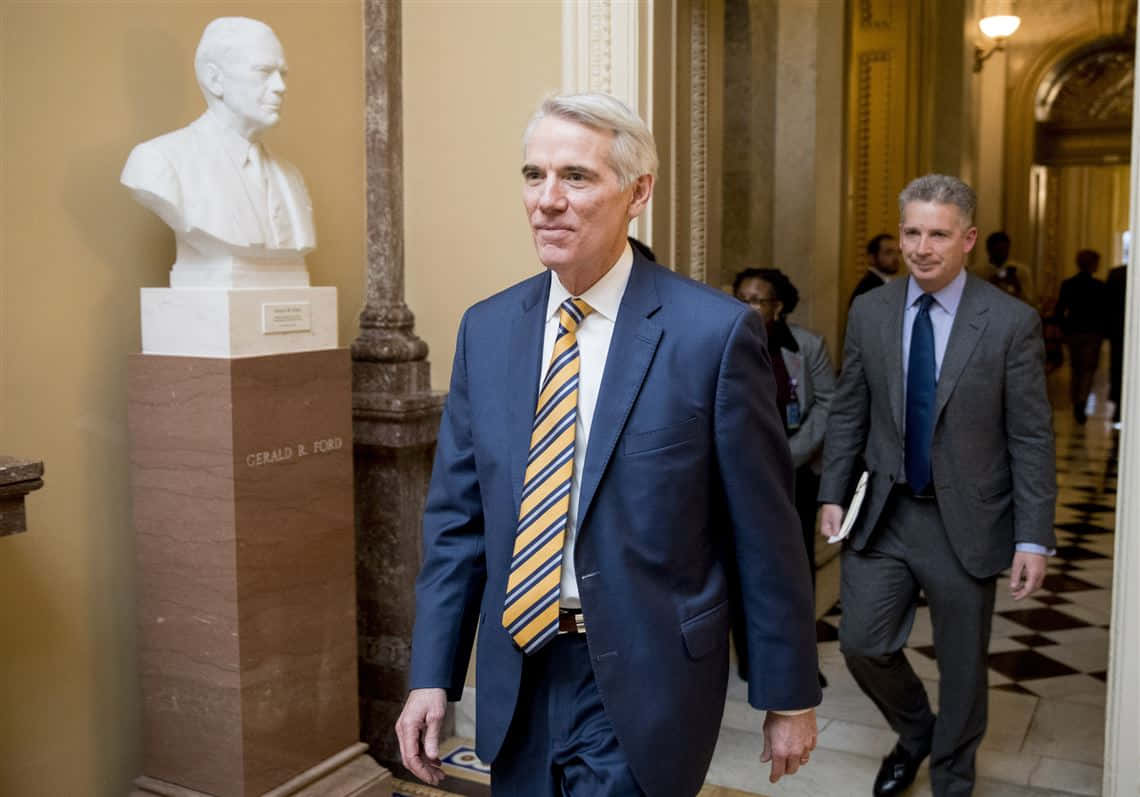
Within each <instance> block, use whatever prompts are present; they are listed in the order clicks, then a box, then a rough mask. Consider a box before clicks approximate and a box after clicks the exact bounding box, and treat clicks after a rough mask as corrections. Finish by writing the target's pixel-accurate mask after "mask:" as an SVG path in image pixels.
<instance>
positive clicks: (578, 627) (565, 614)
mask: <svg viewBox="0 0 1140 797" xmlns="http://www.w3.org/2000/svg"><path fill="white" fill-rule="evenodd" d="M558 633H559V634H585V633H586V620H585V617H584V616H583V614H582V610H581V609H559V610H558Z"/></svg>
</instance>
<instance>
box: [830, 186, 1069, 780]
mask: <svg viewBox="0 0 1140 797" xmlns="http://www.w3.org/2000/svg"><path fill="white" fill-rule="evenodd" d="M975 204H976V198H975V196H974V192H973V190H971V189H970V187H969V186H968V185H966V184H965V183H963V182H962V181H961V180H958V179H956V178H954V177H946V176H943V175H927V176H925V177H920V178H918V179H917V180H914V181H913V182H912V183H910V185H908V186H907V187H906V189H904V190H903V192H902V193H901V194H900V195H899V212H900V217H901V223H900V224H899V232H900V235H899V242H900V244H901V248H902V253H903V258H904V260H905V261H906V265H907V268H908V269H909V271H910V277H909V278H908V279H906V280H896V281H894V282H893V283H891V284H889V285H886V286H884V287H883V288H880V289H879V290H877V291H873V292H871V293H868V294H865V295H864V296H861V297H859V298H858V299H857V300H856V301H855V303H854V305H852V308H851V313H850V315H849V317H848V323H847V338H846V343H845V346H844V358H843V371H842V374H841V375H840V378H839V384H838V387H837V390H836V394H835V398H834V400H833V402H832V406H831V416H830V418H829V422H828V429H827V438H826V444H825V447H824V460H823V478H822V483H821V486H820V491H819V500H820V502H821V503H822V504H823V507H822V510H821V533H823V534H824V535H832V534H835V533H837V532H838V531H839V528H840V526H841V523H842V520H843V509H842V507H841V504H842V503H843V502H844V501H845V500H846V499H847V498H848V497H849V495H850V493H849V490H850V487H851V485H852V484H853V483H854V481H855V479H856V478H857V477H858V476H859V469H860V464H859V463H860V462H862V463H865V466H866V469H867V470H868V472H869V474H870V478H869V481H868V489H867V495H866V498H865V500H864V502H863V505H862V509H861V515H860V517H858V518H857V520H856V523H855V525H854V528H853V530H852V531H851V536H850V537H849V538H848V539H847V540H846V541H845V542H844V549H843V554H842V560H841V561H842V577H841V578H842V581H841V597H840V600H841V605H842V607H843V620H842V622H841V625H840V630H839V641H840V647H841V649H842V650H843V654H844V656H845V658H846V660H847V666H848V667H849V669H850V670H851V673H852V675H853V676H854V677H855V680H856V681H857V682H858V683H859V685H860V687H861V688H862V689H863V691H864V692H866V693H867V695H868V696H869V697H870V698H871V699H872V700H873V701H874V702H875V704H876V705H877V706H878V707H879V709H880V710H881V711H882V712H883V714H884V716H885V717H886V719H887V721H888V723H889V724H890V725H891V727H892V728H893V729H894V730H895V731H896V732H897V733H898V735H899V741H898V744H897V745H896V746H895V748H894V750H893V751H892V752H891V753H890V754H889V755H888V756H887V757H886V759H884V761H883V765H882V768H881V769H880V770H879V774H878V777H877V778H876V779H875V784H874V789H873V793H874V794H875V795H877V796H878V795H893V794H901V793H902V792H903V791H905V790H906V789H907V787H908V786H909V785H910V783H911V782H912V781H913V780H914V776H915V773H916V771H917V770H918V767H919V765H920V764H921V762H922V760H923V759H924V758H925V757H926V756H927V755H930V756H931V762H930V769H931V781H932V784H933V787H934V794H935V795H936V796H937V797H943V796H944V795H968V794H970V793H971V792H972V790H973V782H974V758H975V755H976V752H977V748H978V744H979V743H980V742H981V739H982V735H983V734H984V732H985V728H986V650H987V647H988V642H989V636H990V624H991V618H992V614H993V607H994V596H995V587H996V582H997V576H998V574H999V573H1000V572H1001V571H1002V570H1003V569H1005V568H1007V567H1010V564H1011V562H1012V576H1011V579H1010V585H1009V586H1010V592H1011V594H1012V596H1013V597H1014V599H1017V600H1020V599H1022V598H1024V597H1026V596H1028V595H1030V594H1031V593H1032V592H1033V591H1034V590H1036V589H1037V588H1038V587H1039V586H1040V585H1041V582H1042V580H1043V579H1044V574H1045V560H1046V556H1047V555H1049V554H1050V553H1051V552H1052V551H1051V549H1052V548H1053V547H1054V546H1055V545H1056V540H1055V537H1054V534H1053V504H1054V499H1055V494H1056V478H1055V473H1054V458H1053V434H1052V425H1051V417H1052V413H1051V410H1050V406H1049V401H1048V398H1047V396H1046V392H1045V362H1044V360H1045V352H1044V345H1043V342H1042V337H1041V324H1040V320H1039V317H1038V314H1037V313H1036V312H1035V311H1034V310H1033V309H1032V308H1030V307H1029V306H1028V305H1026V304H1024V303H1022V302H1019V301H1017V300H1016V299H1013V298H1011V297H1010V296H1008V295H1006V294H1004V293H1002V292H1001V291H1000V290H998V289H996V288H994V287H993V286H991V285H989V284H988V283H986V282H985V281H984V280H981V279H978V278H976V277H973V276H970V275H969V274H967V272H966V271H965V263H966V256H967V254H968V253H969V251H970V250H971V249H972V248H973V246H974V243H975V242H976V240H977V235H978V231H977V228H975V227H974V226H973V216H974V208H975ZM919 590H922V591H923V593H924V594H925V595H926V599H927V601H928V602H929V605H930V616H931V622H932V624H933V628H934V647H935V648H936V651H937V656H938V666H939V673H940V674H941V681H940V689H939V692H940V694H939V711H938V716H937V717H935V715H934V713H933V712H932V711H931V708H930V703H929V700H928V699H927V696H926V692H925V690H924V689H923V686H922V682H921V681H920V680H919V679H918V677H917V676H916V675H915V673H914V671H913V670H912V669H911V667H910V665H909V664H908V663H907V660H906V658H905V657H904V656H903V654H902V648H903V646H904V645H905V644H906V640H907V637H908V635H909V633H910V628H911V624H912V622H913V620H914V612H915V606H916V603H917V598H918V593H919Z"/></svg>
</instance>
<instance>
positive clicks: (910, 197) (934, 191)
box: [899, 174, 978, 227]
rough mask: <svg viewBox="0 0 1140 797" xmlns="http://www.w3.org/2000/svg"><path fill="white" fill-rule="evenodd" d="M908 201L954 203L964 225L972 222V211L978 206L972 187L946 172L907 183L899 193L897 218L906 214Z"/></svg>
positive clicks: (917, 178) (928, 175)
mask: <svg viewBox="0 0 1140 797" xmlns="http://www.w3.org/2000/svg"><path fill="white" fill-rule="evenodd" d="M908 202H937V203H938V204H940V205H954V206H955V207H956V208H958V211H959V212H960V213H961V214H962V219H963V220H964V221H965V222H966V226H967V227H970V226H973V224H974V211H975V210H977V208H978V195H977V194H975V193H974V189H973V188H970V186H968V185H966V184H965V183H964V182H962V181H961V180H959V179H958V178H957V177H951V176H950V175H948V174H925V175H923V176H922V177H916V178H915V179H913V180H911V181H910V182H909V183H907V186H906V188H904V189H903V190H902V193H900V194H899V218H900V219H902V218H903V217H904V216H905V215H906V206H907V203H908Z"/></svg>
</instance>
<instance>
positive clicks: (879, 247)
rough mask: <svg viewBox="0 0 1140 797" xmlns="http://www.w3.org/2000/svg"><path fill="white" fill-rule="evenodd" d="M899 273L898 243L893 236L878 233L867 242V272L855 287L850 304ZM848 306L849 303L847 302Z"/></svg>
mask: <svg viewBox="0 0 1140 797" xmlns="http://www.w3.org/2000/svg"><path fill="white" fill-rule="evenodd" d="M898 271H899V243H898V241H897V240H895V237H894V236H893V235H889V234H887V233H885V232H884V233H880V234H878V235H876V236H875V237H874V238H872V239H871V240H870V241H868V242H867V271H866V273H865V274H863V278H862V279H861V280H859V283H858V284H857V285H856V286H855V290H854V292H853V293H852V294H851V302H854V301H855V297H856V296H862V295H863V294H864V293H866V292H867V291H870V290H874V289H875V288H878V287H880V286H882V285H886V284H887V283H888V282H890V281H891V280H892V279H894V277H895V275H896V274H898ZM848 304H850V302H848Z"/></svg>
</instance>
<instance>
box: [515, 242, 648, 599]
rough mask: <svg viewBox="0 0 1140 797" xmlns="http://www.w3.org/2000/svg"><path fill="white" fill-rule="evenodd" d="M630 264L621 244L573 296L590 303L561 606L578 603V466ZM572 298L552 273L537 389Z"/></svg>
mask: <svg viewBox="0 0 1140 797" xmlns="http://www.w3.org/2000/svg"><path fill="white" fill-rule="evenodd" d="M632 269H633V251H632V250H631V249H630V248H629V244H628V243H627V244H626V245H625V249H624V250H622V253H621V257H619V258H618V261H617V263H615V264H614V266H613V268H611V269H610V270H609V271H607V272H606V273H605V274H604V275H602V278H601V279H600V280H598V281H597V282H595V283H594V284H593V285H591V286H590V287H589V289H587V290H586V292H585V293H583V294H581V296H579V297H577V298H580V299H582V300H583V301H585V302H586V304H588V305H590V307H592V308H594V312H592V313H590V314H589V315H588V316H586V317H585V318H584V319H582V323H581V324H579V325H578V332H577V339H578V358H579V371H578V421H577V424H576V425H575V431H574V473H573V476H572V477H571V482H570V514H569V517H568V518H567V522H566V542H565V544H564V545H563V548H562V596H561V599H560V603H561V605H562V607H563V608H566V609H576V608H578V607H580V606H581V605H582V604H581V601H580V600H579V599H578V580H577V578H576V577H575V574H574V541H575V538H576V537H577V534H578V496H579V494H580V493H581V492H582V468H583V467H585V464H586V448H587V447H588V445H589V443H590V425H591V423H592V422H593V420H594V407H595V406H596V405H597V403H598V390H599V389H600V388H601V385H602V374H603V373H604V372H605V369H606V356H607V355H608V354H609V351H610V339H611V338H613V334H614V322H615V321H616V320H617V314H618V308H619V307H620V306H621V299H622V296H624V295H625V286H626V284H627V283H628V282H629V273H630V271H631V270H632ZM569 298H571V294H570V292H569V291H567V290H566V288H565V287H563V285H562V283H561V282H560V281H559V280H558V278H557V277H556V276H555V275H554V274H553V273H551V275H550V298H549V299H548V300H547V302H546V327H545V330H544V332H543V338H542V371H541V373H540V375H539V381H538V384H539V389H540V390H541V389H542V381H543V380H544V379H546V371H547V370H548V369H549V368H550V355H551V353H552V352H553V351H554V341H555V340H556V339H557V338H558V307H559V306H560V305H561V304H562V303H563V302H564V301H566V300H567V299H569Z"/></svg>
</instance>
